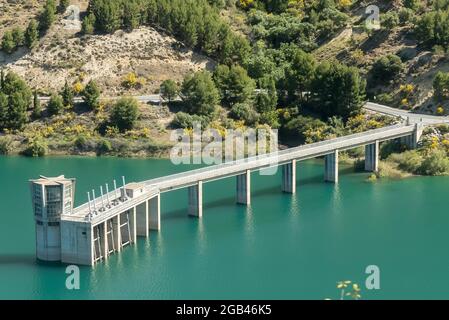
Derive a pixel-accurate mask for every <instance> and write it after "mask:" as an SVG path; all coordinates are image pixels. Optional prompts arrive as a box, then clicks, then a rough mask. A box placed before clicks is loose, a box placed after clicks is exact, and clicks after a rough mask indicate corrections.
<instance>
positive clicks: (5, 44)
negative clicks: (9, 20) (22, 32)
mask: <svg viewBox="0 0 449 320" xmlns="http://www.w3.org/2000/svg"><path fill="white" fill-rule="evenodd" d="M15 49H16V44H15V43H14V38H13V36H12V32H11V31H6V32H5V33H4V34H3V38H2V50H3V51H4V52H6V53H12V52H13V51H14V50H15Z"/></svg>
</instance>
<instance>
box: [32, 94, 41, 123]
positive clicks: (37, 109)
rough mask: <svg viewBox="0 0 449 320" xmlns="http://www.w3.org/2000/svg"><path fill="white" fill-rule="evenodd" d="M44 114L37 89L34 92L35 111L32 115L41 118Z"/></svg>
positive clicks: (34, 117)
mask: <svg viewBox="0 0 449 320" xmlns="http://www.w3.org/2000/svg"><path fill="white" fill-rule="evenodd" d="M41 115H42V108H41V102H40V101H39V97H38V96H37V91H34V93H33V112H32V114H31V117H32V118H33V119H39V118H40V117H41Z"/></svg>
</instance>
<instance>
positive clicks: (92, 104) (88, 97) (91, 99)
mask: <svg viewBox="0 0 449 320" xmlns="http://www.w3.org/2000/svg"><path fill="white" fill-rule="evenodd" d="M100 93H101V92H100V88H99V87H98V85H97V83H96V82H95V81H94V80H91V81H89V83H88V84H87V85H86V87H85V88H84V90H83V91H82V93H81V95H82V97H83V100H84V103H86V105H87V106H88V107H89V108H90V109H96V108H97V107H98V104H99V101H100Z"/></svg>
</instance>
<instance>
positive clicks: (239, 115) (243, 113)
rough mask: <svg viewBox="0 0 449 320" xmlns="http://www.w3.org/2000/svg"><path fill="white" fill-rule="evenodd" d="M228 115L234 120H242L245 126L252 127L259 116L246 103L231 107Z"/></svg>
mask: <svg viewBox="0 0 449 320" xmlns="http://www.w3.org/2000/svg"><path fill="white" fill-rule="evenodd" d="M229 115H230V116H231V117H232V118H234V119H236V120H243V121H245V124H247V125H253V124H255V123H256V121H257V120H258V117H259V115H258V114H257V112H256V111H255V110H254V108H253V107H251V106H250V105H249V104H247V103H236V104H235V105H233V106H232V109H231V112H230V113H229Z"/></svg>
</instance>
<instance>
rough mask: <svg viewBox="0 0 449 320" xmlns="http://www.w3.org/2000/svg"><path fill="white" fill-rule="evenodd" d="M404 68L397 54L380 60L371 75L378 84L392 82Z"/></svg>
mask: <svg viewBox="0 0 449 320" xmlns="http://www.w3.org/2000/svg"><path fill="white" fill-rule="evenodd" d="M403 68H404V65H403V63H402V61H401V58H399V57H398V56H397V55H395V54H388V55H386V56H384V57H382V58H380V59H378V60H377V61H376V62H375V63H374V65H373V67H372V69H371V75H372V77H373V80H374V81H375V82H376V83H379V82H382V81H390V80H392V79H393V78H394V77H395V76H397V75H398V74H399V73H400V72H401V71H402V70H403Z"/></svg>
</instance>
